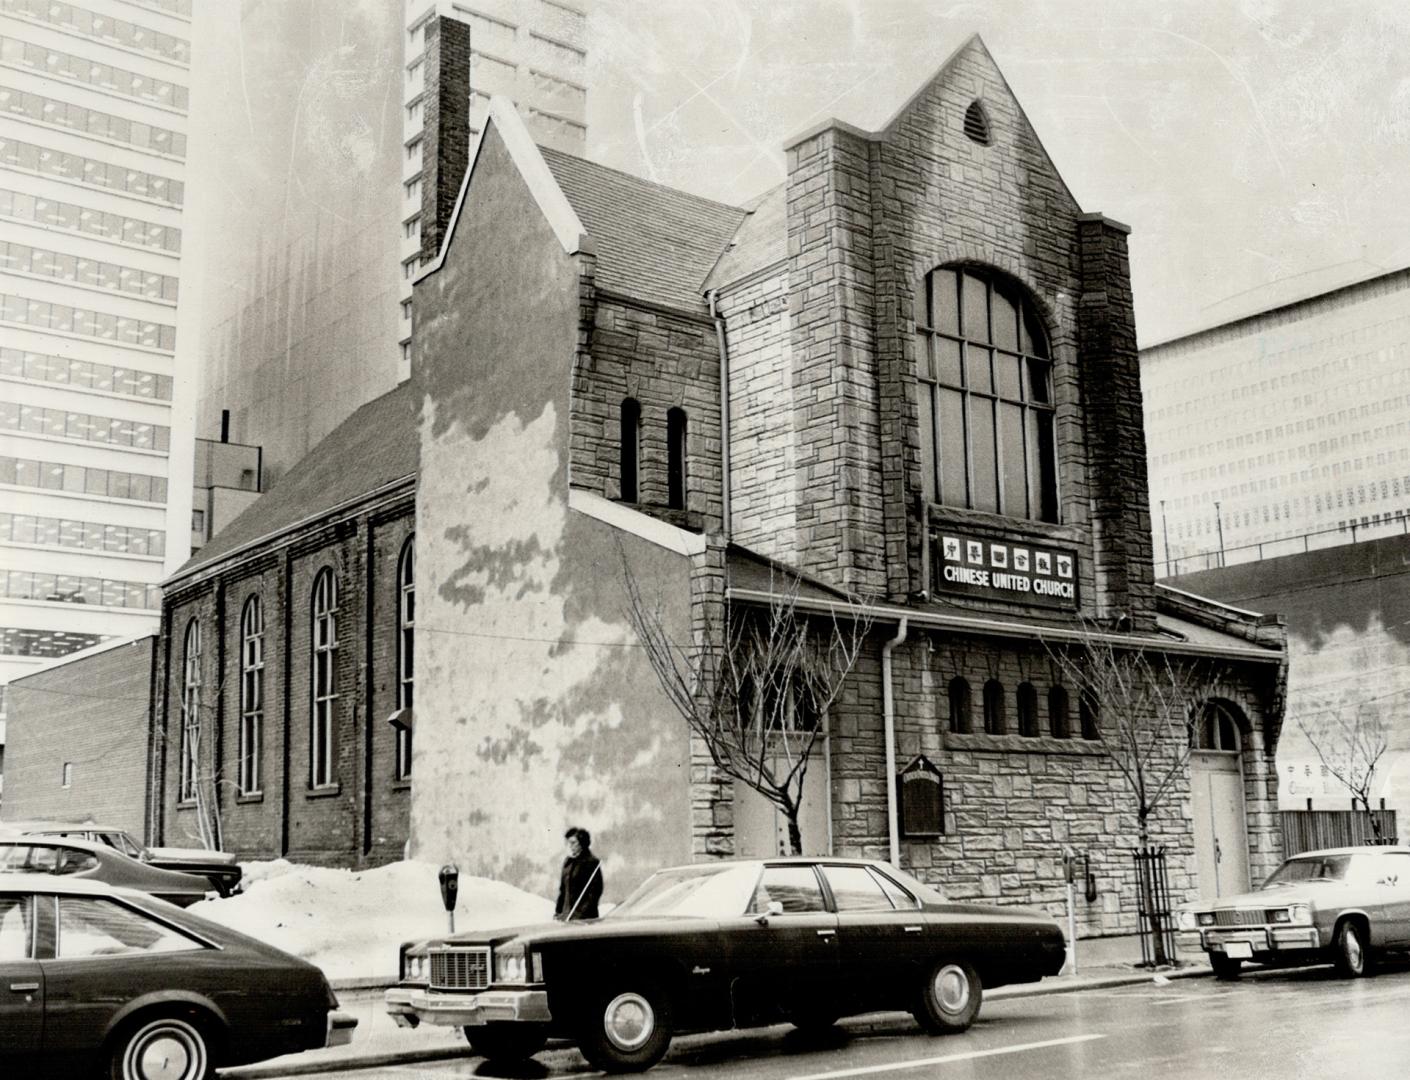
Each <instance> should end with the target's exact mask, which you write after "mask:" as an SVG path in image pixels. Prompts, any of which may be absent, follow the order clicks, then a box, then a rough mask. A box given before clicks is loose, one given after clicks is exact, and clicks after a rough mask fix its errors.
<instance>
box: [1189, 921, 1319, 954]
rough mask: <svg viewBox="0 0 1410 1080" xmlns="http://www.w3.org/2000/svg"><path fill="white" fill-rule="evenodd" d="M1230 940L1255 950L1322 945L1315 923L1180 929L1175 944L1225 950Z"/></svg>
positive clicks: (1285, 949)
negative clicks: (1312, 924)
mask: <svg viewBox="0 0 1410 1080" xmlns="http://www.w3.org/2000/svg"><path fill="white" fill-rule="evenodd" d="M1229 942H1239V943H1242V944H1246V945H1248V946H1249V947H1250V948H1251V949H1252V950H1253V951H1254V952H1260V953H1267V952H1297V951H1303V950H1307V949H1320V948H1322V944H1323V943H1322V939H1321V936H1320V935H1319V934H1318V933H1317V928H1316V927H1315V926H1256V927H1254V926H1251V927H1241V928H1238V929H1234V928H1222V927H1221V928H1220V929H1216V930H1199V931H1190V930H1186V931H1181V932H1180V933H1179V934H1178V935H1176V944H1177V945H1178V946H1179V948H1180V949H1182V950H1187V951H1190V952H1197V951H1199V950H1204V951H1205V952H1221V953H1222V952H1224V946H1225V945H1226V944H1228V943H1229Z"/></svg>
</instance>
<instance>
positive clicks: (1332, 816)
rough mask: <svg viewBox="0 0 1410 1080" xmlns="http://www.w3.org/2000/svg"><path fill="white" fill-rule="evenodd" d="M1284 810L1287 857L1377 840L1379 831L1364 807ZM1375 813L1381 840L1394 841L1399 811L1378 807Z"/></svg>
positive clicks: (1284, 845) (1381, 841)
mask: <svg viewBox="0 0 1410 1080" xmlns="http://www.w3.org/2000/svg"><path fill="white" fill-rule="evenodd" d="M1281 813H1282V819H1283V855H1284V856H1288V855H1296V854H1297V853H1298V852H1300V851H1315V850H1317V849H1318V848H1333V847H1355V846H1358V845H1361V844H1374V843H1376V834H1375V830H1373V829H1372V828H1371V820H1370V818H1369V817H1367V815H1366V812H1365V811H1364V810H1284V811H1282V812H1281ZM1374 813H1375V814H1376V816H1377V817H1378V818H1379V819H1380V824H1381V840H1380V843H1382V844H1387V843H1394V841H1395V838H1396V837H1397V836H1398V835H1399V833H1398V832H1397V831H1396V823H1395V811H1394V810H1376V811H1374Z"/></svg>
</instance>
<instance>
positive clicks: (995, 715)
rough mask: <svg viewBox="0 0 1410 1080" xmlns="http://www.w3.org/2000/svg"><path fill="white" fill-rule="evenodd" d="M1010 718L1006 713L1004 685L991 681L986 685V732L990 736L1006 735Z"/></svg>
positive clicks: (997, 681) (994, 680)
mask: <svg viewBox="0 0 1410 1080" xmlns="http://www.w3.org/2000/svg"><path fill="white" fill-rule="evenodd" d="M1008 729H1009V721H1008V717H1007V716H1006V715H1005V713H1004V684H1003V683H1001V682H999V680H998V679H990V680H989V681H988V682H986V683H985V684H984V730H985V731H986V732H987V733H988V734H990V735H1006V734H1007V733H1008Z"/></svg>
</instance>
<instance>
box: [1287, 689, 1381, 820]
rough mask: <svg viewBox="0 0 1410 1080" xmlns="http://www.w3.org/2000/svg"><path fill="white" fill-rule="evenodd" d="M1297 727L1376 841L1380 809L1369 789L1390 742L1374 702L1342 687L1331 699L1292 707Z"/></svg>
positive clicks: (1372, 784)
mask: <svg viewBox="0 0 1410 1080" xmlns="http://www.w3.org/2000/svg"><path fill="white" fill-rule="evenodd" d="M1297 727H1298V730H1299V731H1301V732H1302V734H1303V736H1304V737H1305V738H1306V739H1307V741H1308V742H1309V743H1310V744H1311V746H1312V749H1313V751H1314V752H1315V753H1316V754H1317V759H1318V760H1319V761H1320V762H1321V763H1322V767H1323V768H1324V769H1326V770H1327V772H1328V773H1330V774H1331V775H1332V777H1333V778H1334V779H1335V780H1336V781H1337V783H1339V784H1341V786H1342V787H1344V788H1346V790H1347V791H1348V792H1349V793H1350V794H1351V806H1352V809H1355V808H1356V804H1357V803H1360V804H1361V809H1362V810H1364V811H1365V813H1366V818H1367V820H1368V821H1369V822H1370V825H1371V834H1372V835H1373V836H1374V837H1375V838H1376V840H1378V841H1379V840H1380V839H1381V838H1382V835H1381V815H1380V814H1378V813H1376V812H1375V811H1373V810H1372V809H1371V791H1372V789H1373V788H1374V787H1375V781H1376V769H1377V767H1378V766H1379V765H1380V763H1381V758H1382V757H1384V756H1385V752H1386V750H1387V749H1388V747H1389V745H1390V733H1389V731H1388V730H1387V727H1386V722H1385V719H1384V717H1382V715H1381V709H1380V705H1379V703H1378V702H1376V701H1361V700H1359V699H1358V698H1357V697H1356V696H1355V694H1354V693H1343V694H1342V695H1341V697H1340V698H1339V699H1337V700H1332V699H1320V700H1319V699H1316V698H1312V699H1310V700H1308V704H1307V708H1305V709H1300V710H1299V711H1298V716H1297Z"/></svg>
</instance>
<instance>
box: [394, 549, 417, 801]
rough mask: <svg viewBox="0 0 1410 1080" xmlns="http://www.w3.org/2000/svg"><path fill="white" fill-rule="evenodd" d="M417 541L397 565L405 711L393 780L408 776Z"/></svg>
mask: <svg viewBox="0 0 1410 1080" xmlns="http://www.w3.org/2000/svg"><path fill="white" fill-rule="evenodd" d="M415 540H416V538H415V537H414V536H413V537H410V538H408V539H407V541H406V543H405V544H403V545H402V549H401V561H400V562H399V563H398V564H397V708H398V709H406V710H408V712H407V713H406V714H405V715H404V717H403V720H404V722H403V723H402V724H400V725H398V727H397V760H396V773H395V775H396V778H397V779H398V780H405V779H406V778H407V777H409V776H410V775H411V717H410V709H411V703H412V690H413V689H414V687H415V675H416V637H415V634H414V633H413V631H414V628H415V626H416V549H415V547H414V543H415Z"/></svg>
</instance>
